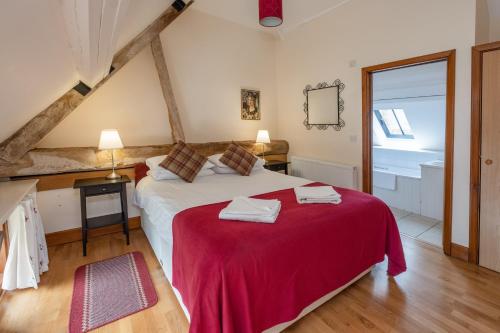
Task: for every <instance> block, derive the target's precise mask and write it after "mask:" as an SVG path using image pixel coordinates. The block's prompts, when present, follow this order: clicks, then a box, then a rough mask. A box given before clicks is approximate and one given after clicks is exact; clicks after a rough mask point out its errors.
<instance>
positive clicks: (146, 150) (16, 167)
mask: <svg viewBox="0 0 500 333" xmlns="http://www.w3.org/2000/svg"><path fill="white" fill-rule="evenodd" d="M230 143H231V141H223V142H208V143H193V144H190V145H191V146H192V147H193V148H194V149H196V151H198V152H199V153H200V154H203V155H205V156H209V155H213V154H218V153H222V152H224V151H225V150H226V148H227V147H228V146H229V144H230ZM237 143H238V144H239V145H241V146H243V147H245V148H246V149H247V150H249V151H251V152H253V153H254V154H260V153H261V152H262V147H261V145H260V144H256V143H255V141H237ZM173 146H174V145H173V144H165V145H154V146H141V147H125V148H124V149H119V150H117V151H115V160H116V162H117V165H118V168H127V167H130V166H133V165H135V164H136V163H139V162H143V161H144V160H145V159H146V158H148V157H152V156H158V155H165V154H168V153H169V152H170V150H171V149H172V147H173ZM265 153H266V157H268V158H271V156H273V155H284V156H286V154H288V142H287V141H285V140H272V141H271V143H269V144H266V145H265ZM273 158H274V157H273ZM110 167H111V155H110V152H109V151H106V150H98V149H97V148H95V147H78V148H38V149H33V150H32V151H30V152H29V153H28V154H26V155H25V156H23V157H22V158H21V159H19V160H18V161H17V162H16V163H13V164H9V165H6V166H2V167H0V178H1V177H16V176H32V175H47V174H58V173H65V172H75V171H92V170H103V169H109V168H110Z"/></svg>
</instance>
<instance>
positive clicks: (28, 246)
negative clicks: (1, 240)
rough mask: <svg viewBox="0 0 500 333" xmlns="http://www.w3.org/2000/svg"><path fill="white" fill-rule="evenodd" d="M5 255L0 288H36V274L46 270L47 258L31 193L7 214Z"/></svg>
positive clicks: (42, 231) (42, 232) (38, 216)
mask: <svg viewBox="0 0 500 333" xmlns="http://www.w3.org/2000/svg"><path fill="white" fill-rule="evenodd" d="M7 223H8V226H9V253H8V256H7V263H6V264H5V270H4V276H3V282H2V289H5V290H14V289H20V288H30V287H33V288H35V289H36V288H38V283H39V282H40V275H41V274H42V273H43V272H46V271H48V269H49V267H48V264H49V257H48V254H47V243H46V241H45V233H44V230H43V225H42V219H41V217H40V213H39V212H38V207H37V205H36V196H35V194H34V193H33V194H30V195H29V196H27V197H26V199H24V200H23V201H22V202H21V204H20V205H19V206H18V207H16V209H15V210H14V212H13V213H12V214H11V215H10V217H9V219H8V221H7Z"/></svg>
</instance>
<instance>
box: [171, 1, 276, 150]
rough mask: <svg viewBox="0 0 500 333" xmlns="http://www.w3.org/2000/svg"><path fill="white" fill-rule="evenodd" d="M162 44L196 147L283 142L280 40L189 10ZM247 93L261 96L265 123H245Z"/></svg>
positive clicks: (189, 134) (181, 107)
mask: <svg viewBox="0 0 500 333" xmlns="http://www.w3.org/2000/svg"><path fill="white" fill-rule="evenodd" d="M162 40H163V41H164V44H163V48H164V51H165V56H166V58H167V63H168V67H169V71H170V73H171V79H172V81H173V85H174V93H175V96H176V99H177V102H178V104H179V109H180V110H181V118H182V123H183V126H184V132H185V134H186V138H187V139H188V140H189V141H190V142H206V141H219V140H231V139H234V140H249V139H250V140H252V139H254V138H255V136H256V135H257V130H258V129H268V130H269V133H270V136H271V138H273V137H274V138H277V133H276V131H277V105H276V72H275V59H274V57H273V55H274V53H275V39H274V37H272V36H271V35H269V34H266V33H263V32H260V31H256V30H253V29H250V28H246V27H243V26H241V25H238V24H235V23H232V22H229V21H225V20H222V19H219V18H217V17H215V16H210V15H207V14H204V13H202V12H200V11H196V10H189V11H187V12H185V13H184V14H183V15H182V16H181V17H180V18H179V19H178V20H176V22H175V23H174V24H173V25H172V26H170V27H169V28H167V29H166V30H165V31H164V32H163V33H162ZM241 88H251V89H256V90H260V102H261V120H260V121H251V120H241V114H240V110H241V106H240V94H241V91H240V90H241Z"/></svg>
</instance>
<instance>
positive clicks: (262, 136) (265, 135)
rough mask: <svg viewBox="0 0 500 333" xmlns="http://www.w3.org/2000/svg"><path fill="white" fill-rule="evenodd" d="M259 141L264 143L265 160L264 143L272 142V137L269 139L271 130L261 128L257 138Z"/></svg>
mask: <svg viewBox="0 0 500 333" xmlns="http://www.w3.org/2000/svg"><path fill="white" fill-rule="evenodd" d="M255 142H257V143H261V144H262V159H263V160H264V161H265V160H266V159H265V157H264V144H265V143H271V139H269V132H268V131H267V130H259V131H258V132H257V139H256V140H255Z"/></svg>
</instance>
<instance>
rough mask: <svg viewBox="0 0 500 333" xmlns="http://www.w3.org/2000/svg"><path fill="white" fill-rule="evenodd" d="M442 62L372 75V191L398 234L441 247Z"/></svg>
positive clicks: (444, 71)
mask: <svg viewBox="0 0 500 333" xmlns="http://www.w3.org/2000/svg"><path fill="white" fill-rule="evenodd" d="M446 70H447V66H446V62H435V63H429V64H422V65H417V66H412V67H405V68H399V69H394V70H388V71H384V72H380V73H375V74H374V76H373V117H372V118H373V140H372V141H373V146H372V149H373V150H372V156H373V171H372V172H373V177H372V179H373V188H372V191H373V194H374V195H375V196H377V197H378V198H380V199H382V200H383V201H384V202H385V203H386V204H387V205H389V207H391V209H392V211H393V214H394V216H395V217H396V220H397V222H398V226H399V230H400V232H401V233H402V234H404V235H406V236H409V237H412V238H415V239H417V240H419V241H423V242H427V243H430V244H432V245H435V246H438V247H442V244H443V242H442V237H443V236H442V234H443V206H444V204H443V198H444V159H445V154H444V151H445V137H446V135H445V134H446V76H447V75H446V74H447V72H446Z"/></svg>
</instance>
